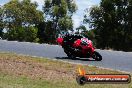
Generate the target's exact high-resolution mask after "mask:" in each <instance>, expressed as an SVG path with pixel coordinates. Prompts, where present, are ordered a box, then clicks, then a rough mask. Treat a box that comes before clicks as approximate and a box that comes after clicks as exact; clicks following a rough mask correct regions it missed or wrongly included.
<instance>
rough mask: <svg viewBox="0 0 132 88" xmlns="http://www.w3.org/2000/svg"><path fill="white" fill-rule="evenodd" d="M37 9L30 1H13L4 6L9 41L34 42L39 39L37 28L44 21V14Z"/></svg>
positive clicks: (35, 4) (5, 25) (4, 19)
mask: <svg viewBox="0 0 132 88" xmlns="http://www.w3.org/2000/svg"><path fill="white" fill-rule="evenodd" d="M37 7H38V5H37V3H36V2H34V3H32V2H31V1H30V0H21V1H20V0H11V1H10V2H9V3H7V4H5V5H4V7H3V9H4V10H3V14H4V16H3V18H2V20H3V21H4V27H5V29H6V30H7V33H6V36H7V39H8V40H18V41H29V42H33V41H35V40H36V39H37V37H36V36H37V32H38V29H37V28H36V26H37V25H38V24H39V23H40V22H43V21H44V17H43V12H42V11H39V10H37ZM37 40H38V39H37Z"/></svg>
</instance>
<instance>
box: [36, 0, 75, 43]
mask: <svg viewBox="0 0 132 88" xmlns="http://www.w3.org/2000/svg"><path fill="white" fill-rule="evenodd" d="M76 9H77V7H76V4H75V2H74V1H73V0H45V3H44V6H43V12H44V15H45V19H46V20H45V22H42V23H40V25H41V24H45V26H43V27H44V28H42V27H39V28H38V29H39V34H41V35H39V38H40V41H43V40H41V39H46V38H47V36H49V37H48V39H49V40H50V41H53V42H55V38H56V37H57V35H58V34H59V33H61V31H68V30H72V29H73V22H72V15H73V13H74V12H75V11H76ZM40 32H41V33H40ZM44 37H46V38H44Z"/></svg>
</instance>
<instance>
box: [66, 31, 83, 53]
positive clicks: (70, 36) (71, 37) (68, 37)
mask: <svg viewBox="0 0 132 88" xmlns="http://www.w3.org/2000/svg"><path fill="white" fill-rule="evenodd" d="M81 38H83V36H81V35H77V34H70V33H66V34H65V36H64V46H65V45H66V46H67V48H68V49H69V50H71V51H75V52H78V51H80V50H81V47H73V44H74V42H75V41H76V40H77V39H81ZM69 42H70V43H71V44H69Z"/></svg>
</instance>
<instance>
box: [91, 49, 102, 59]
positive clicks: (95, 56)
mask: <svg viewBox="0 0 132 88" xmlns="http://www.w3.org/2000/svg"><path fill="white" fill-rule="evenodd" d="M92 57H93V59H95V60H96V61H101V60H102V56H101V55H100V54H99V53H98V52H97V51H94V53H93V56H92Z"/></svg>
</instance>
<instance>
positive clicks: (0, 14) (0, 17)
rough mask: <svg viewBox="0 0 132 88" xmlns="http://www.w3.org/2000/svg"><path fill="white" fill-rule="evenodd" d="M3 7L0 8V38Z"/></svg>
mask: <svg viewBox="0 0 132 88" xmlns="http://www.w3.org/2000/svg"><path fill="white" fill-rule="evenodd" d="M2 18H3V7H2V6H0V37H2V35H3V19H2Z"/></svg>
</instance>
